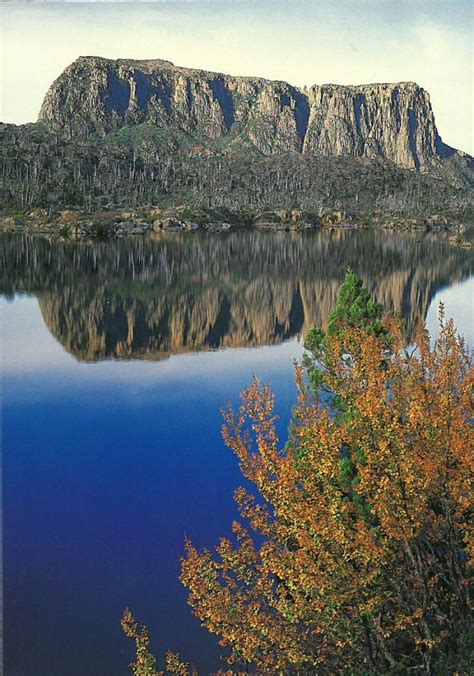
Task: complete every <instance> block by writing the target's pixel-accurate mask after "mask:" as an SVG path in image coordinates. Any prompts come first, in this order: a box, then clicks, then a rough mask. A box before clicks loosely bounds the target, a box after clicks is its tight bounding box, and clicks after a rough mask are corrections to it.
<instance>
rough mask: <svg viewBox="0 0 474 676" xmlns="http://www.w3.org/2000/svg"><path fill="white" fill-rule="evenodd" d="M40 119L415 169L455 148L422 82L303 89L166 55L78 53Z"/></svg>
mask: <svg viewBox="0 0 474 676" xmlns="http://www.w3.org/2000/svg"><path fill="white" fill-rule="evenodd" d="M39 121H40V122H43V123H46V124H47V125H50V126H52V127H56V128H59V129H63V130H67V131H69V132H70V133H71V134H74V135H82V136H86V135H89V134H99V135H102V136H103V135H106V134H108V133H110V132H113V131H117V130H119V129H120V128H122V127H124V126H126V125H141V124H145V123H149V124H151V125H154V126H155V127H156V128H157V129H159V130H161V132H163V134H164V137H165V139H164V140H165V141H167V142H168V143H171V144H172V143H176V144H179V142H180V140H181V141H182V138H183V137H185V138H188V139H189V138H192V139H193V140H195V141H196V142H197V141H199V140H200V139H201V140H202V141H203V142H204V143H205V142H208V141H213V142H218V141H221V142H225V143H228V144H230V145H231V146H232V145H234V146H235V145H242V144H247V145H250V146H253V147H255V148H256V149H257V150H258V151H259V152H260V153H262V154H264V155H272V154H277V153H287V152H291V153H302V154H304V155H316V156H355V157H366V158H377V157H382V158H385V159H388V160H390V161H392V162H394V163H395V164H396V165H398V166H400V167H406V168H410V169H425V168H428V167H430V166H432V165H433V164H434V163H436V161H437V160H438V159H439V158H440V157H443V156H446V155H450V154H452V153H453V152H454V151H453V149H451V148H449V147H448V146H446V145H445V144H443V142H442V140H441V138H440V136H439V134H438V131H437V128H436V124H435V120H434V115H433V111H432V108H431V103H430V98H429V94H428V93H427V92H426V91H425V90H424V89H422V88H421V87H420V86H418V85H417V84H415V83H414V82H401V83H396V84H367V85H360V86H342V85H335V84H324V85H313V86H311V87H309V88H298V87H295V86H293V85H291V84H288V83H287V82H280V81H270V80H265V79H263V78H258V77H255V78H254V77H236V76H231V75H225V74H223V73H213V72H209V71H204V70H195V69H191V68H181V67H178V66H175V65H174V64H172V63H171V62H169V61H163V60H148V61H136V60H129V59H118V60H116V61H114V60H110V59H105V58H99V57H93V56H90V57H89V56H85V57H80V58H79V59H77V60H76V61H74V63H72V64H71V65H70V66H68V67H67V68H66V69H65V71H64V72H63V73H62V74H61V75H60V76H59V78H58V79H57V80H56V81H55V82H54V83H53V84H52V86H51V87H50V89H49V91H48V92H47V94H46V96H45V99H44V102H43V105H42V107H41V111H40V114H39Z"/></svg>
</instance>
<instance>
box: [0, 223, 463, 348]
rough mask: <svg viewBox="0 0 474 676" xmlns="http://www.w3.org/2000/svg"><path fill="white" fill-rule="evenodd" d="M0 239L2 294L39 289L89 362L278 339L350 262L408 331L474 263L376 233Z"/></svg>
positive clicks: (299, 325) (56, 331)
mask: <svg viewBox="0 0 474 676" xmlns="http://www.w3.org/2000/svg"><path fill="white" fill-rule="evenodd" d="M3 244H4V246H3V249H2V264H3V265H2V268H3V270H2V280H1V290H2V291H3V293H5V294H7V295H11V294H14V293H15V292H29V293H35V294H36V295H37V296H38V299H39V304H40V308H41V312H42V315H43V318H44V321H45V323H46V325H47V327H48V328H49V330H50V331H51V333H52V334H53V335H54V336H55V337H56V338H57V340H58V341H59V342H60V343H61V344H62V345H63V346H64V348H65V349H66V350H67V351H68V352H70V353H71V354H73V355H74V356H75V357H76V358H77V359H79V360H87V361H96V360H102V359H111V358H115V359H117V358H118V359H130V358H142V359H150V360H160V359H163V358H165V357H167V356H169V355H170V354H179V353H183V352H189V351H200V350H208V349H215V348H222V347H250V346H260V345H272V344H278V343H281V342H283V341H284V340H286V339H288V338H290V337H292V336H300V335H301V334H304V333H305V332H306V331H307V330H308V329H309V328H311V327H312V326H315V325H322V326H324V325H325V324H326V322H327V319H328V314H329V311H330V309H331V308H332V307H333V306H334V303H335V300H336V296H337V291H338V289H339V286H340V284H341V282H342V279H343V277H344V273H345V270H346V269H347V267H352V268H353V269H354V270H356V271H357V272H358V273H359V274H360V275H361V277H362V278H363V279H364V282H365V283H366V285H367V286H368V288H369V290H370V291H371V293H372V294H373V295H374V296H375V297H376V299H377V300H378V301H380V302H382V303H383V304H384V306H385V308H386V309H387V310H396V311H399V312H402V313H403V315H404V316H405V317H406V319H407V323H408V331H409V334H410V335H412V333H413V331H414V329H415V328H416V326H417V324H418V323H419V322H420V321H422V320H423V319H424V318H425V316H426V312H427V310H428V307H429V305H430V302H431V300H432V298H433V297H434V295H435V294H436V292H437V291H438V290H439V289H441V288H443V287H444V286H446V285H449V284H452V283H455V282H459V281H462V280H463V279H465V278H466V277H468V276H469V274H470V272H471V262H472V256H471V255H470V252H468V251H465V250H463V249H459V248H456V247H453V246H450V245H449V243H448V242H440V241H439V238H437V239H435V238H430V237H429V236H427V235H425V236H424V237H422V238H421V239H420V236H419V235H416V236H406V235H405V236H401V235H399V234H398V235H395V234H388V233H385V232H378V231H364V232H355V231H343V230H339V231H320V232H316V233H310V234H293V235H289V234H287V233H262V232H245V231H241V232H233V233H230V234H226V235H222V234H220V235H209V234H200V233H198V234H187V235H186V234H185V235H178V234H172V235H168V236H166V235H164V236H160V237H157V238H156V239H141V238H140V239H138V240H136V239H132V240H124V241H119V242H110V243H87V244H64V243H63V244H58V243H50V242H48V241H46V240H40V239H31V238H28V237H24V236H23V237H21V236H14V235H12V236H8V237H3ZM409 337H410V336H409Z"/></svg>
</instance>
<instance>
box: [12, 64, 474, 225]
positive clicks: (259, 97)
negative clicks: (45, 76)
mask: <svg viewBox="0 0 474 676" xmlns="http://www.w3.org/2000/svg"><path fill="white" fill-rule="evenodd" d="M0 142H1V144H2V149H3V152H2V153H1V155H0V173H1V176H2V193H1V197H0V226H1V224H2V223H6V222H7V221H8V223H11V217H10V216H8V218H7V219H6V220H5V218H3V219H2V213H1V212H2V211H3V216H4V215H5V214H7V215H8V214H14V215H15V217H16V216H17V215H18V212H22V213H23V223H24V222H25V221H26V223H28V217H27V216H25V215H27V214H28V213H29V212H30V211H31V210H33V209H35V208H37V207H40V208H43V209H45V210H47V212H48V218H49V219H52V223H53V229H54V228H56V230H61V232H66V231H65V230H64V227H63V226H64V223H62V222H61V221H60V219H58V218H57V216H58V213H59V212H60V211H61V210H64V209H81V210H83V211H84V212H86V213H87V214H91V213H94V214H97V213H99V212H103V213H104V214H105V219H107V217H108V215H109V214H110V210H113V209H117V208H125V209H126V210H130V208H133V209H143V213H142V217H143V218H145V219H149V218H150V214H152V213H153V207H156V206H159V207H177V206H182V205H186V206H187V207H192V208H197V209H198V210H199V209H203V208H205V209H213V208H224V209H227V210H230V211H231V212H232V213H233V214H235V216H236V221H238V218H239V215H240V216H241V215H242V212H244V215H245V218H244V219H242V218H241V219H240V222H242V221H245V222H247V223H248V222H256V220H258V219H252V217H251V214H255V213H256V212H259V211H261V210H262V209H263V210H278V209H280V210H281V209H287V210H288V209H290V210H291V209H300V210H306V211H313V212H314V213H322V212H324V211H325V210H328V209H329V210H335V211H337V212H338V213H341V214H343V216H342V218H343V220H345V221H352V222H358V223H377V222H380V215H381V214H384V215H389V216H390V221H393V220H394V219H395V221H396V222H397V221H398V222H403V221H408V220H410V219H411V220H413V219H415V220H417V221H421V223H422V224H423V223H424V224H426V225H429V224H430V222H431V221H430V219H431V216H433V215H434V216H435V217H436V219H438V222H440V221H441V222H448V223H449V224H451V225H457V224H459V223H460V222H461V221H466V220H472V207H471V205H472V187H473V171H472V166H473V165H472V158H470V157H469V156H468V155H466V154H465V153H462V152H460V151H456V150H454V149H452V148H450V147H449V146H447V145H446V144H444V143H443V141H442V140H441V137H440V136H439V134H438V131H437V128H436V124H435V120H434V115H433V111H432V108H431V104H430V100H429V95H428V94H427V92H425V91H424V90H423V89H422V88H421V87H419V86H418V85H417V84H415V83H413V82H405V83H398V84H371V85H360V86H342V85H333V84H326V85H313V86H311V87H309V88H302V89H301V88H298V87H295V86H293V85H290V84H288V83H286V82H280V81H270V80H265V79H263V78H253V77H236V76H230V75H224V74H221V73H212V72H208V71H202V70H194V69H189V68H181V67H177V66H174V65H173V64H172V63H170V62H169V61H162V60H153V61H133V60H127V59H119V60H116V61H113V60H109V59H104V58H99V57H80V58H79V59H77V60H76V61H74V63H72V64H71V65H70V66H68V67H67V68H66V69H65V71H64V72H63V73H62V74H61V75H60V76H59V78H58V79H57V80H56V81H55V82H54V83H53V84H52V86H51V87H50V89H49V91H48V92H47V94H46V96H45V99H44V101H43V105H42V106H41V111H40V114H39V118H38V121H37V122H36V123H32V124H27V125H21V126H15V125H8V124H1V123H0ZM237 212H238V213H237ZM440 215H442V217H441V218H440ZM392 216H393V218H392ZM102 220H104V219H102ZM19 221H20V222H21V219H19ZM15 223H16V221H15ZM83 225H84V226H85V227H86V230H88V231H89V232H91V231H94V226H91V227H89V225H90V224H89V225H88V224H87V223H84V224H83ZM4 227H10V225H4Z"/></svg>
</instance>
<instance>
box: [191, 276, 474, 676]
mask: <svg viewBox="0 0 474 676" xmlns="http://www.w3.org/2000/svg"><path fill="white" fill-rule="evenodd" d="M339 300H340V302H339V307H338V308H336V311H335V313H333V315H332V316H331V320H330V323H329V327H328V330H327V331H326V332H325V333H322V332H319V333H317V334H316V335H315V334H314V333H313V335H312V336H310V342H309V343H308V346H309V347H311V348H312V352H313V358H314V359H317V360H319V361H320V362H321V364H320V368H321V369H322V373H323V375H322V378H320V379H319V380H318V379H315V378H314V376H313V378H312V381H313V386H312V387H310V388H309V389H308V387H307V385H306V384H305V377H304V376H305V373H304V368H303V367H301V366H299V367H297V369H296V381H297V386H298V404H297V406H296V408H295V411H294V420H293V424H292V427H291V435H290V440H289V443H287V444H285V445H283V444H281V443H280V440H279V438H278V435H277V432H276V426H275V425H276V416H275V410H274V398H273V395H272V393H271V391H270V389H269V388H268V387H267V386H265V385H262V384H261V383H260V382H259V381H258V379H255V380H254V381H253V382H252V384H251V386H250V387H249V388H248V389H247V390H246V391H245V392H244V393H243V395H242V405H241V407H240V409H239V410H238V411H234V410H233V409H232V408H230V407H229V408H228V409H227V410H226V412H225V425H224V429H223V433H224V439H225V441H226V443H227V445H228V446H229V447H230V448H231V449H232V450H233V451H234V452H235V453H236V455H237V457H238V458H239V461H240V466H241V469H242V473H243V475H244V476H245V477H246V479H247V480H248V481H249V482H250V483H251V484H253V486H254V491H253V492H250V491H249V490H247V489H245V488H240V489H238V490H237V491H236V494H235V498H236V501H237V503H238V506H239V509H240V512H241V516H242V520H241V521H239V522H235V523H234V524H233V533H234V537H233V538H232V539H228V538H223V539H222V540H221V541H220V543H219V545H218V546H217V547H216V550H215V552H211V551H208V550H205V551H203V552H199V551H198V549H196V547H195V546H194V545H193V544H192V543H191V542H190V541H187V542H186V557H185V558H184V559H183V563H182V576H181V580H182V582H183V584H184V585H185V586H186V587H187V588H188V590H189V603H190V605H191V607H192V608H193V611H194V613H195V614H196V615H197V616H198V617H199V618H200V620H201V621H202V623H203V624H204V626H205V627H207V629H208V630H209V631H210V632H212V633H214V634H216V635H217V636H219V638H220V641H221V644H222V645H223V646H226V647H228V648H229V650H230V657H229V662H230V663H231V664H251V665H254V666H255V667H256V668H257V670H259V671H260V672H265V673H275V672H277V671H280V670H281V671H282V672H284V673H305V672H308V673H358V674H362V673H377V674H379V673H381V674H383V673H396V672H397V673H405V672H407V671H408V670H410V671H414V672H415V673H417V672H418V673H426V674H432V673H443V674H444V673H446V674H453V673H460V674H461V673H468V660H469V642H471V647H472V611H471V606H470V600H469V592H470V588H469V584H470V579H471V578H470V575H471V573H472V557H473V544H474V543H473V532H472V507H473V503H472V477H473V469H474V454H473V449H472V430H471V427H470V424H469V416H470V410H471V409H470V377H471V369H470V363H469V359H468V356H467V353H466V349H465V345H464V343H463V340H462V339H461V338H460V337H459V336H458V335H457V333H456V330H455V327H454V325H453V323H452V322H447V321H445V320H444V317H443V313H442V311H441V315H440V337H439V339H438V340H437V341H436V342H435V343H434V345H433V347H431V345H430V338H429V336H428V334H427V332H426V331H425V330H420V331H419V333H418V335H417V338H416V341H415V345H414V347H413V348H412V349H410V350H407V349H405V339H404V336H403V330H402V329H403V327H402V323H401V322H400V321H399V320H397V319H395V318H391V317H382V313H381V310H380V308H379V307H378V306H376V305H375V304H373V303H372V301H371V300H370V298H368V296H367V294H366V291H365V290H364V289H363V287H362V286H361V284H360V283H359V281H357V279H356V278H355V277H354V276H352V273H350V274H349V275H348V277H347V278H346V284H345V287H343V289H342V290H341V295H340V299H339ZM354 303H355V305H354ZM341 307H342V308H344V307H345V310H344V311H341V312H340V309H341ZM311 340H312V344H311ZM310 368H312V369H315V368H316V365H315V362H314V361H311V366H310ZM313 373H314V371H313ZM328 393H331V396H330V397H329V398H328V396H327V395H328ZM463 665H464V666H463Z"/></svg>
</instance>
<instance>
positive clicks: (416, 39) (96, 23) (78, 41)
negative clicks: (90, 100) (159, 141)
mask: <svg viewBox="0 0 474 676" xmlns="http://www.w3.org/2000/svg"><path fill="white" fill-rule="evenodd" d="M0 12H1V16H0V18H1V24H0V38H1V62H0V72H1V89H0V94H1V105H0V120H1V121H3V122H13V123H16V124H20V123H23V122H32V121H34V120H36V118H37V115H38V111H39V108H40V105H41V101H42V99H43V96H44V94H45V92H46V90H47V89H48V87H49V85H50V84H51V82H52V81H53V80H54V79H55V78H56V77H57V76H58V75H59V74H60V73H61V71H62V70H63V69H64V68H65V67H66V66H67V65H68V64H69V63H71V62H72V61H73V60H74V59H76V58H77V57H78V56H84V55H96V56H105V57H110V58H135V59H141V58H162V59H167V60H169V61H173V62H174V63H175V64H177V65H182V66H189V67H194V68H205V69H208V70H216V71H221V72H226V73H230V74H234V75H259V76H262V77H267V78H270V79H279V80H287V81H288V82H291V83H292V84H295V85H300V86H301V85H311V84H323V83H327V82H333V83H339V84H361V83H369V82H399V81H403V80H413V81H415V82H418V83H419V84H420V85H421V86H423V87H424V88H425V89H426V90H427V91H428V92H429V93H430V95H431V101H432V104H433V108H434V113H435V117H436V122H437V126H438V130H439V132H440V134H441V136H442V137H443V140H444V141H445V142H446V143H448V144H450V145H452V146H454V147H456V148H459V149H461V150H465V151H467V152H470V153H473V152H474V142H473V124H472V120H473V79H472V75H473V65H472V47H473V37H472V36H473V5H472V3H471V1H470V0H325V1H320V0H286V1H285V0H253V1H244V0H220V1H219V0H214V1H213V2H211V1H209V2H198V1H192V0H191V1H181V2H179V1H177V2H169V1H157V2H41V1H38V2H2V3H1V5H0Z"/></svg>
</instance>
